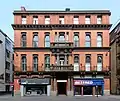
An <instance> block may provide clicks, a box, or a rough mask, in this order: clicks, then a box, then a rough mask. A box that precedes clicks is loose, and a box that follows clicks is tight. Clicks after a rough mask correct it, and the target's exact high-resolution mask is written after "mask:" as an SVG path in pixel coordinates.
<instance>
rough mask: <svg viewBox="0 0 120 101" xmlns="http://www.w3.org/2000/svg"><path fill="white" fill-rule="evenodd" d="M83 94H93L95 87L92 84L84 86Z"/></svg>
mask: <svg viewBox="0 0 120 101" xmlns="http://www.w3.org/2000/svg"><path fill="white" fill-rule="evenodd" d="M83 95H93V87H92V86H84V87H83Z"/></svg>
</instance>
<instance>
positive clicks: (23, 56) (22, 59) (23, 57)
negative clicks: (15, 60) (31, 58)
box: [21, 55, 27, 72]
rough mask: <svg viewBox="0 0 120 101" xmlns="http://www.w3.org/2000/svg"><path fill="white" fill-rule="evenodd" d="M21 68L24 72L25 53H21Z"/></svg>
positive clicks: (25, 64)
mask: <svg viewBox="0 0 120 101" xmlns="http://www.w3.org/2000/svg"><path fill="white" fill-rule="evenodd" d="M21 62H22V63H21V67H22V68H21V69H22V71H23V72H25V71H26V70H27V59H26V55H21Z"/></svg>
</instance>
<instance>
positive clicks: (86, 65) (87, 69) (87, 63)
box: [85, 55, 91, 71]
mask: <svg viewBox="0 0 120 101" xmlns="http://www.w3.org/2000/svg"><path fill="white" fill-rule="evenodd" d="M90 66H91V55H86V63H85V68H86V69H85V70H86V71H90Z"/></svg>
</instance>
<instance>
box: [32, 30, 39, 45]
mask: <svg viewBox="0 0 120 101" xmlns="http://www.w3.org/2000/svg"><path fill="white" fill-rule="evenodd" d="M35 36H37V39H38V40H37V41H36V40H34V38H35ZM36 42H37V45H36V46H35V43H36ZM38 46H39V36H38V32H33V47H38Z"/></svg>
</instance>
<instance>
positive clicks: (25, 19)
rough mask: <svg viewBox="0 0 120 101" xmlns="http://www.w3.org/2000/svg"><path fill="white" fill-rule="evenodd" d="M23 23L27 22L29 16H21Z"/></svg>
mask: <svg viewBox="0 0 120 101" xmlns="http://www.w3.org/2000/svg"><path fill="white" fill-rule="evenodd" d="M21 23H22V24H27V17H26V16H21Z"/></svg>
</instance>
